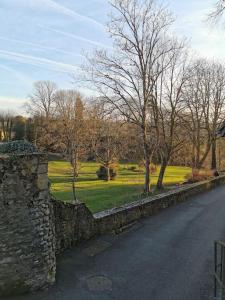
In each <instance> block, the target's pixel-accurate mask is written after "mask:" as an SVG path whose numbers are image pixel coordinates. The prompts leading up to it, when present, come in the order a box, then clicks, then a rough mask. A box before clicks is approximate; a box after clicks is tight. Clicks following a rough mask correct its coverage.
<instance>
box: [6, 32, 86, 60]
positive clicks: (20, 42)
mask: <svg viewBox="0 0 225 300" xmlns="http://www.w3.org/2000/svg"><path fill="white" fill-rule="evenodd" d="M0 40H3V41H8V42H13V43H19V44H23V45H27V46H32V47H35V48H37V49H43V50H50V51H54V52H59V53H62V54H67V55H73V56H78V57H83V55H81V54H76V53H73V52H69V51H65V50H62V49H57V48H54V47H47V46H43V45H40V44H36V43H32V42H26V41H22V40H18V39H11V38H6V37H3V36H0Z"/></svg>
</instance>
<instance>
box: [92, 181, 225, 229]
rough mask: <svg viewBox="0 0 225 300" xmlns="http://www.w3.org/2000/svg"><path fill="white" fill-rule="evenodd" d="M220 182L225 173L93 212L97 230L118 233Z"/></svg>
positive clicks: (222, 182)
mask: <svg viewBox="0 0 225 300" xmlns="http://www.w3.org/2000/svg"><path fill="white" fill-rule="evenodd" d="M222 184H225V175H223V176H220V177H216V178H214V179H211V180H208V181H204V182H200V183H195V184H191V185H188V186H183V187H180V188H178V189H177V190H173V191H170V192H167V193H164V194H161V195H157V196H154V197H150V198H146V199H143V200H138V201H135V202H132V203H128V204H126V205H123V206H121V207H118V208H113V209H109V210H105V211H103V212H99V213H96V214H94V218H95V221H96V226H97V231H98V233H99V234H104V233H107V232H115V233H118V232H120V231H121V230H123V228H126V227H127V226H129V225H132V224H134V223H135V222H136V221H137V220H139V219H140V218H143V217H147V216H151V215H155V214H157V213H158V212H160V211H161V210H162V209H164V208H167V207H170V206H173V205H176V204H178V203H180V202H183V201H185V200H187V199H188V198H190V197H191V196H194V195H196V194H198V193H201V192H204V191H208V190H210V189H212V188H214V187H216V186H219V185H222Z"/></svg>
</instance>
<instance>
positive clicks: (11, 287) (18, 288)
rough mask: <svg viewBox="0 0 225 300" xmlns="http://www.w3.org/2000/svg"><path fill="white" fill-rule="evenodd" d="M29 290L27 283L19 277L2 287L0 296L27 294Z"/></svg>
mask: <svg viewBox="0 0 225 300" xmlns="http://www.w3.org/2000/svg"><path fill="white" fill-rule="evenodd" d="M28 291H29V287H28V286H27V284H26V283H25V282H24V281H23V280H21V279H18V280H17V281H15V282H9V283H8V284H4V286H2V287H0V297H1V296H4V297H8V296H13V295H19V294H25V293H27V292H28Z"/></svg>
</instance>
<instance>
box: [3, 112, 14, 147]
mask: <svg viewBox="0 0 225 300" xmlns="http://www.w3.org/2000/svg"><path fill="white" fill-rule="evenodd" d="M14 117H15V116H14V114H13V113H12V112H4V111H2V112H0V131H1V132H2V134H1V135H2V136H1V135H0V140H1V139H2V140H3V141H5V142H8V141H10V140H11V139H12V138H13V125H14Z"/></svg>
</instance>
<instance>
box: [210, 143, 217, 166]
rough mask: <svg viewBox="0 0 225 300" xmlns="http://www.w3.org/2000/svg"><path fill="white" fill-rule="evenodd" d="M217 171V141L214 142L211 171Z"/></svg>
mask: <svg viewBox="0 0 225 300" xmlns="http://www.w3.org/2000/svg"><path fill="white" fill-rule="evenodd" d="M216 169H217V162H216V139H215V138H214V139H213V140H212V161H211V170H216Z"/></svg>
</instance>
